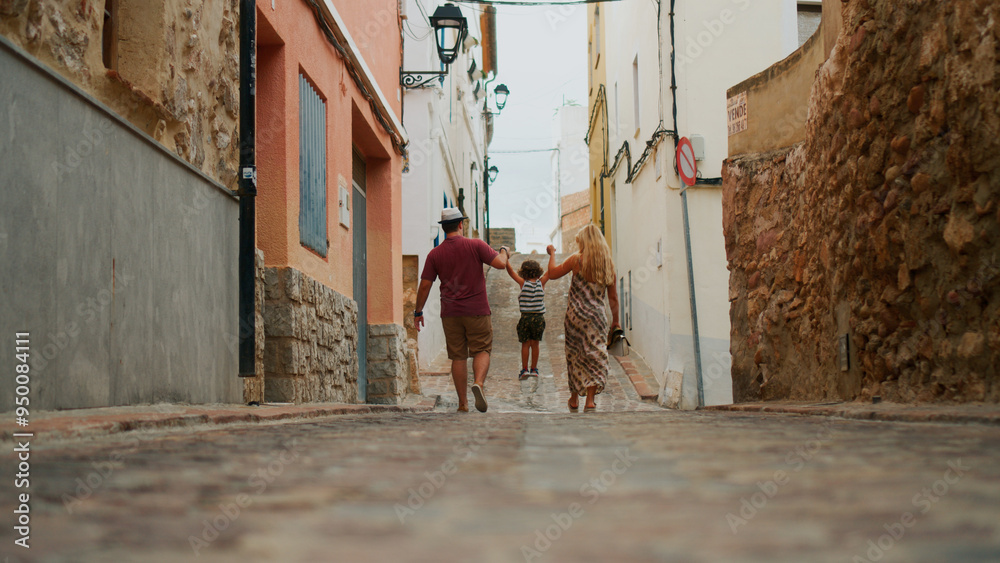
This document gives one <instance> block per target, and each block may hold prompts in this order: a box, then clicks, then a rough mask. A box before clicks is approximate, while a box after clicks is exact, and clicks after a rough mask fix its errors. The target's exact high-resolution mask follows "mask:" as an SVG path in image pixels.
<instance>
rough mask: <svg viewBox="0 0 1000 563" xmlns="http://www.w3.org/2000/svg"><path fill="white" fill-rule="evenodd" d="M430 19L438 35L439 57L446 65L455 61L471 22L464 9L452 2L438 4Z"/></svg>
mask: <svg viewBox="0 0 1000 563" xmlns="http://www.w3.org/2000/svg"><path fill="white" fill-rule="evenodd" d="M430 20H431V27H433V28H434V35H435V37H437V51H438V57H440V58H441V62H442V63H444V64H446V65H449V64H451V63H453V62H455V57H457V56H458V49H459V46H460V45H461V44H462V40H463V39H465V33H466V31H468V29H469V24H468V22H466V20H465V16H463V15H462V9H461V8H459V7H458V6H456V5H454V4H452V3H448V4H445V5H444V6H438V9H437V10H434V15H433V16H431V17H430Z"/></svg>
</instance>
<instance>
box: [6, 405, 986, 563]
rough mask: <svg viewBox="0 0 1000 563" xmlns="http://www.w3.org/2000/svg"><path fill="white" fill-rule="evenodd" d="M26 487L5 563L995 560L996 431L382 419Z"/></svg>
mask: <svg viewBox="0 0 1000 563" xmlns="http://www.w3.org/2000/svg"><path fill="white" fill-rule="evenodd" d="M3 459H4V461H3V463H2V471H3V473H4V475H6V476H8V477H13V475H14V473H15V469H14V464H13V455H12V454H10V453H5V454H4V458H3ZM30 473H31V489H30V492H31V501H30V504H31V512H30V515H31V520H30V525H31V536H30V542H31V549H30V550H24V549H21V548H16V547H14V546H13V539H14V538H13V537H12V533H13V532H12V526H11V525H10V524H9V522H10V518H11V515H12V514H13V510H14V509H15V508H16V505H15V503H14V496H13V494H14V491H13V490H12V488H11V487H10V480H8V479H7V478H5V479H4V481H5V483H7V484H6V485H5V486H4V487H3V489H2V492H3V494H2V498H0V512H2V513H3V514H6V515H8V516H7V523H5V525H4V526H3V529H4V531H3V536H2V540H3V548H2V549H0V554H2V555H4V556H7V557H9V560H10V561H22V560H23V561H57V562H62V561H67V562H69V561H73V562H76V561H115V562H127V561H143V562H161V561H187V560H195V559H197V560H201V561H212V562H216V561H219V562H230V561H231V562H241V563H246V562H252V561H282V562H283V561H349V562H353V561H427V562H432V561H433V562H437V561H486V562H493V561H496V562H501V561H696V562H698V561H705V562H717V561H762V562H763V561H795V562H801V561H821V562H824V561H843V562H849V561H877V560H879V561H916V562H941V561H984V562H986V561H990V562H995V561H998V560H1000V518H998V516H1000V433H998V432H997V430H996V428H995V427H992V426H987V425H947V424H913V423H892V422H865V421H852V420H842V419H837V418H829V417H803V416H795V415H773V414H758V413H752V414H744V413H731V412H674V411H659V412H633V413H623V412H616V413H600V412H599V413H593V414H587V415H570V414H535V413H500V412H494V411H490V412H487V413H486V414H478V413H470V414H465V413H434V412H430V413H384V414H366V415H345V416H339V417H330V418H326V419H317V420H314V421H309V422H303V423H283V424H281V423H279V424H266V425H257V426H252V427H251V426H240V425H234V426H231V427H227V428H224V429H217V430H211V431H202V432H194V431H191V430H176V431H172V432H167V431H157V432H145V431H140V432H130V433H124V434H118V435H114V436H110V437H102V438H99V439H95V440H91V441H87V442H80V441H76V442H62V443H55V442H53V443H49V444H45V443H33V444H32V450H31V470H30ZM196 552H197V556H196Z"/></svg>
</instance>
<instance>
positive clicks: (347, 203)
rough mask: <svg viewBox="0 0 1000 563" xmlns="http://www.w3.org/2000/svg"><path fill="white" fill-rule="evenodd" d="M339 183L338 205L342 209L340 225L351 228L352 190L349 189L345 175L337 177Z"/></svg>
mask: <svg viewBox="0 0 1000 563" xmlns="http://www.w3.org/2000/svg"><path fill="white" fill-rule="evenodd" d="M337 180H338V181H337V184H338V185H339V187H340V202H339V204H338V207H339V209H340V226H341V227H344V228H345V229H350V228H351V192H350V191H348V189H347V180H344V178H343V177H339V178H337Z"/></svg>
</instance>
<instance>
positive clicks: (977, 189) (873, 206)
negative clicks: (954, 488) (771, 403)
mask: <svg viewBox="0 0 1000 563" xmlns="http://www.w3.org/2000/svg"><path fill="white" fill-rule="evenodd" d="M843 20H844V21H843V28H842V31H841V34H840V36H839V37H838V39H837V43H836V47H835V49H834V51H833V53H832V54H831V57H830V59H829V60H827V61H826V62H825V63H824V64H823V66H821V67H820V69H819V72H818V73H817V78H816V83H815V84H814V85H813V89H812V93H811V98H810V102H809V117H808V121H807V124H806V139H805V140H804V141H803V142H801V143H799V144H797V145H795V146H793V147H790V148H786V149H779V150H776V151H774V152H771V153H766V154H743V155H739V156H736V157H733V158H730V159H729V160H727V161H726V163H725V165H724V168H723V178H724V180H723V182H724V186H725V188H724V203H723V207H724V212H723V223H724V230H725V239H726V250H727V255H728V258H729V262H730V271H731V275H730V301H731V303H732V306H731V320H732V356H733V368H732V369H733V371H732V375H733V392H734V399H735V400H736V401H737V402H739V401H748V400H758V399H798V400H850V399H869V398H870V397H872V396H874V395H879V396H881V397H883V398H884V399H886V400H891V401H906V402H908V401H963V402H965V401H988V402H994V403H995V402H1000V381H998V375H997V366H998V365H1000V205H998V204H1000V48H998V45H1000V5H998V4H997V3H996V2H995V1H992V0H969V1H965V2H906V3H901V2H892V1H889V0H858V1H852V2H850V3H847V4H844V11H843ZM844 335H846V341H847V343H848V349H847V350H846V352H847V353H846V358H844V359H845V360H847V361H846V362H845V363H844V364H842V362H841V359H842V358H841V355H840V339H841V337H843V336H844ZM843 368H846V370H845V369H843Z"/></svg>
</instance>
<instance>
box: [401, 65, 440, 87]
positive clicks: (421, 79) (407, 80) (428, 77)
mask: <svg viewBox="0 0 1000 563" xmlns="http://www.w3.org/2000/svg"><path fill="white" fill-rule="evenodd" d="M446 74H448V69H447V68H446V69H444V70H440V71H434V70H428V71H420V72H405V71H403V70H400V71H399V83H400V84H401V85H402V86H403V88H407V89H412V88H423V87H425V86H429V85H430V83H431V82H433V81H434V80H436V79H438V78H441V77H443V76H444V75H446Z"/></svg>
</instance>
